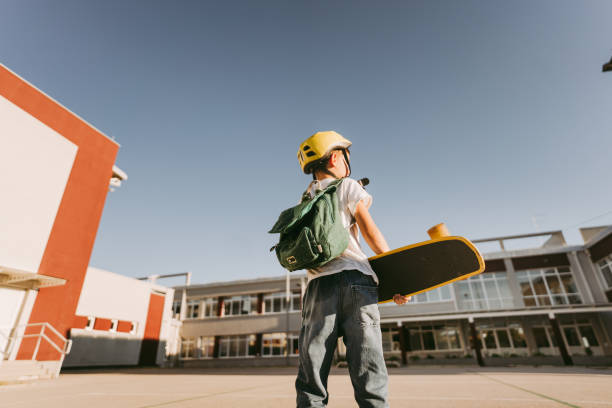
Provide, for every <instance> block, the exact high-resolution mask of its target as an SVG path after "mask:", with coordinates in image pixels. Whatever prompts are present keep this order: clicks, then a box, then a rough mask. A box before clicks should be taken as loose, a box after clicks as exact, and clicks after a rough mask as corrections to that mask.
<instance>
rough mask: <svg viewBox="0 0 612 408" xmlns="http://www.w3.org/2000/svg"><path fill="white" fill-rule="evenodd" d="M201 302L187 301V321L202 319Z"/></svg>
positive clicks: (197, 300) (198, 300)
mask: <svg viewBox="0 0 612 408" xmlns="http://www.w3.org/2000/svg"><path fill="white" fill-rule="evenodd" d="M200 302H201V300H200V299H196V300H188V301H187V311H186V313H185V318H186V319H198V318H199V317H200Z"/></svg>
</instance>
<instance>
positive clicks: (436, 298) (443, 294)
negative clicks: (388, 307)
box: [383, 285, 453, 304]
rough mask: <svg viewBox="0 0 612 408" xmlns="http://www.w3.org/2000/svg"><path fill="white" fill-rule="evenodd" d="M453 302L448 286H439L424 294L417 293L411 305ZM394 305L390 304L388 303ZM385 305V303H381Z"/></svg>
mask: <svg viewBox="0 0 612 408" xmlns="http://www.w3.org/2000/svg"><path fill="white" fill-rule="evenodd" d="M450 300H453V298H452V296H451V288H450V286H449V285H445V286H440V287H439V288H436V289H433V290H429V291H427V292H424V293H419V294H418V295H416V296H413V297H412V300H411V302H412V303H431V302H448V301H450ZM388 303H390V304H394V303H392V302H388ZM383 304H385V303H383Z"/></svg>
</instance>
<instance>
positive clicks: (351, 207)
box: [306, 177, 378, 284]
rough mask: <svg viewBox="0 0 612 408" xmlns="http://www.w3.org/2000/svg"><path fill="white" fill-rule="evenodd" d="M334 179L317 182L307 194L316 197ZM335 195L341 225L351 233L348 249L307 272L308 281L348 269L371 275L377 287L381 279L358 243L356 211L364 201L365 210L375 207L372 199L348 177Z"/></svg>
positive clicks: (312, 184)
mask: <svg viewBox="0 0 612 408" xmlns="http://www.w3.org/2000/svg"><path fill="white" fill-rule="evenodd" d="M334 180H335V179H334V178H332V177H329V178H325V179H323V180H320V181H314V182H313V183H311V185H310V188H309V190H308V192H309V193H310V194H311V196H314V192H315V191H316V190H319V189H320V190H323V189H324V188H326V187H327V186H328V185H329V184H330V183H331V182H332V181H334ZM336 194H338V206H339V210H340V216H341V218H342V224H343V225H344V228H346V229H348V230H349V243H348V247H347V248H346V249H345V250H344V252H343V253H342V254H341V255H340V256H339V257H337V258H336V259H334V260H332V261H329V262H328V263H326V264H325V265H323V266H321V267H319V268H315V269H307V270H306V273H307V275H308V282H310V281H311V280H312V279H315V278H318V277H320V276H326V275H331V274H334V273H338V272H341V271H344V270H348V269H356V270H358V271H361V272H363V273H364V274H366V275H371V276H372V277H373V278H374V281H376V284H378V277H377V276H376V274H375V273H374V271H373V270H372V267H371V266H370V263H369V262H368V257H367V256H366V254H365V253H364V252H363V250H362V249H361V245H360V244H359V231H358V228H357V224H356V223H355V222H356V221H355V209H356V208H357V204H358V203H359V202H360V201H361V200H363V201H364V204H365V205H366V208H370V206H371V205H372V196H371V195H370V194H368V193H367V192H366V191H365V190H364V188H363V187H362V186H361V185H360V184H359V183H358V182H357V181H355V180H353V179H352V178H345V179H344V180H343V181H342V183H340V187H339V188H338V190H337V191H336Z"/></svg>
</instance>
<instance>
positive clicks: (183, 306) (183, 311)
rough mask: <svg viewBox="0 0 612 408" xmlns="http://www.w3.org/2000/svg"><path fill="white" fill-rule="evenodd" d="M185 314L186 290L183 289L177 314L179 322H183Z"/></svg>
mask: <svg viewBox="0 0 612 408" xmlns="http://www.w3.org/2000/svg"><path fill="white" fill-rule="evenodd" d="M186 313H187V289H186V288H183V294H182V295H181V311H180V312H179V320H181V321H183V320H185V316H186Z"/></svg>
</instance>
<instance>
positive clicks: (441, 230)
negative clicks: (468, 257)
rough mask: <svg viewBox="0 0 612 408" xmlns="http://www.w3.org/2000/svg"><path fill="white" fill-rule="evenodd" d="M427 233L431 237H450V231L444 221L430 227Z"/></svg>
mask: <svg viewBox="0 0 612 408" xmlns="http://www.w3.org/2000/svg"><path fill="white" fill-rule="evenodd" d="M427 233H428V234H429V238H431V239H438V238H443V237H448V236H449V235H450V232H448V228H446V224H444V223H443V222H441V223H440V224H438V225H434V226H433V227H431V228H430V229H428V230H427Z"/></svg>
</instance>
